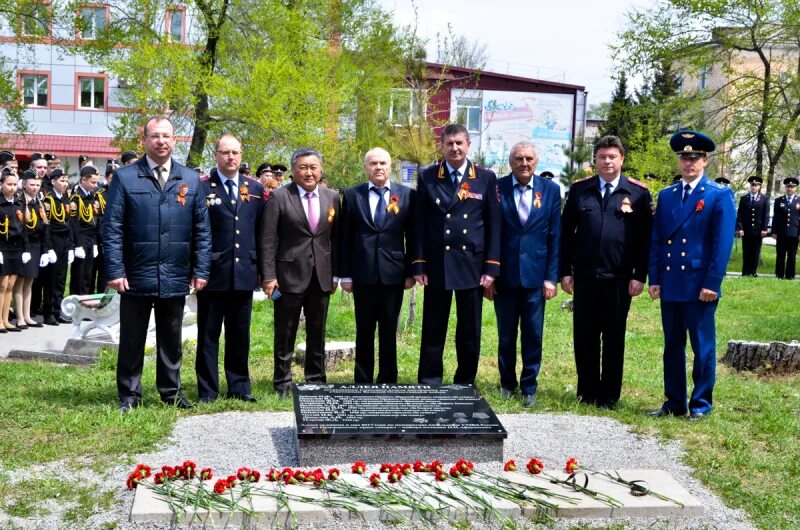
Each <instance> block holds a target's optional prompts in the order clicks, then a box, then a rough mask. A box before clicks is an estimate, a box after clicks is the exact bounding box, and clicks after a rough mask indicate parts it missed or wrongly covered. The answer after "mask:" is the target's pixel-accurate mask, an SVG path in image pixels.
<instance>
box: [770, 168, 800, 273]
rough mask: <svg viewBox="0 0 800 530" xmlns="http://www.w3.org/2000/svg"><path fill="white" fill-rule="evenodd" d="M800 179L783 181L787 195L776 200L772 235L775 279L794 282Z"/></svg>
mask: <svg viewBox="0 0 800 530" xmlns="http://www.w3.org/2000/svg"><path fill="white" fill-rule="evenodd" d="M798 182H800V181H798V179H797V178H795V177H787V178H785V179H783V185H784V187H785V188H786V195H783V196H782V197H778V198H777V199H775V205H774V207H773V209H772V234H773V235H774V236H775V277H776V278H780V279H784V278H785V279H787V280H794V269H795V261H796V260H797V241H798V236H800V199H798V198H797V196H796V195H795V191H797V184H798Z"/></svg>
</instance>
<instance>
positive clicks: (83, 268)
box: [69, 165, 100, 294]
mask: <svg viewBox="0 0 800 530" xmlns="http://www.w3.org/2000/svg"><path fill="white" fill-rule="evenodd" d="M99 180H100V174H99V172H98V170H97V168H96V167H94V166H92V165H87V166H84V167H83V168H82V169H81V171H80V181H79V183H78V186H76V187H75V190H74V191H73V193H72V195H71V196H70V198H69V202H70V216H71V217H72V219H73V221H74V222H75V224H76V226H77V230H76V233H77V237H78V241H77V243H78V244H77V245H76V247H75V257H76V258H77V259H76V260H75V262H74V263H73V264H72V271H71V274H70V280H69V292H70V293H71V294H94V288H95V286H94V281H93V277H94V275H93V272H94V257H95V256H96V254H97V250H96V249H95V246H96V245H97V237H98V234H97V231H98V218H97V216H98V214H99V213H100V201H99V200H98V198H97V183H98V181H99ZM79 248H80V250H79Z"/></svg>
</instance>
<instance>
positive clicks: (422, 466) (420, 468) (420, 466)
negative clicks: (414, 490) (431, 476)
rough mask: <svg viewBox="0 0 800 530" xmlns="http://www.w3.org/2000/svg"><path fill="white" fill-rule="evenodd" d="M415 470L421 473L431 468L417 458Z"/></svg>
mask: <svg viewBox="0 0 800 530" xmlns="http://www.w3.org/2000/svg"><path fill="white" fill-rule="evenodd" d="M414 471H415V472H417V473H421V472H423V471H430V468H428V466H426V465H425V464H424V463H422V461H420V460H417V461H415V462H414Z"/></svg>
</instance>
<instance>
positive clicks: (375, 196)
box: [339, 147, 414, 384]
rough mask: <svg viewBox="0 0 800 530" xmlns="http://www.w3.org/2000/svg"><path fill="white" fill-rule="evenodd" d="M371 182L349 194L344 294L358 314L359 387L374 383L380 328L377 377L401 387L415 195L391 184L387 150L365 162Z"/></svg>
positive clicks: (344, 209)
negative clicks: (401, 329) (401, 333)
mask: <svg viewBox="0 0 800 530" xmlns="http://www.w3.org/2000/svg"><path fill="white" fill-rule="evenodd" d="M364 171H365V172H366V173H367V178H368V179H369V182H365V183H364V184H359V185H358V186H355V187H353V188H350V189H347V190H345V191H344V194H343V195H344V198H343V200H342V224H341V227H342V231H341V233H340V240H339V241H340V250H341V253H340V256H341V262H340V263H341V265H340V267H339V273H340V275H341V279H340V282H341V285H342V289H344V290H345V291H347V292H352V293H353V301H354V303H355V313H356V366H355V372H354V380H355V382H356V383H363V384H372V381H373V377H374V370H375V325H376V324H377V325H378V341H379V350H378V351H379V353H380V355H379V356H378V360H379V363H378V377H377V379H375V381H376V382H377V383H378V384H382V383H389V384H393V383H397V322H398V319H399V317H400V309H401V307H402V305H403V288H406V289H410V288H411V287H412V286H413V285H414V278H413V277H412V276H411V260H410V257H409V256H410V251H411V237H412V233H413V231H412V228H413V226H412V224H413V221H414V190H412V189H411V188H409V187H408V186H404V185H402V184H398V183H395V182H391V178H390V177H391V172H392V158H391V156H389V153H388V152H387V151H386V150H385V149H381V148H380V147H376V148H374V149H370V150H369V151H368V152H367V154H366V155H365V157H364Z"/></svg>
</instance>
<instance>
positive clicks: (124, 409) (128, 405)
mask: <svg viewBox="0 0 800 530" xmlns="http://www.w3.org/2000/svg"><path fill="white" fill-rule="evenodd" d="M140 405H141V402H140V401H126V402H124V403H120V404H119V413H120V414H127V413H129V412H130V411H132V410H133V409H136V408H139V406H140Z"/></svg>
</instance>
